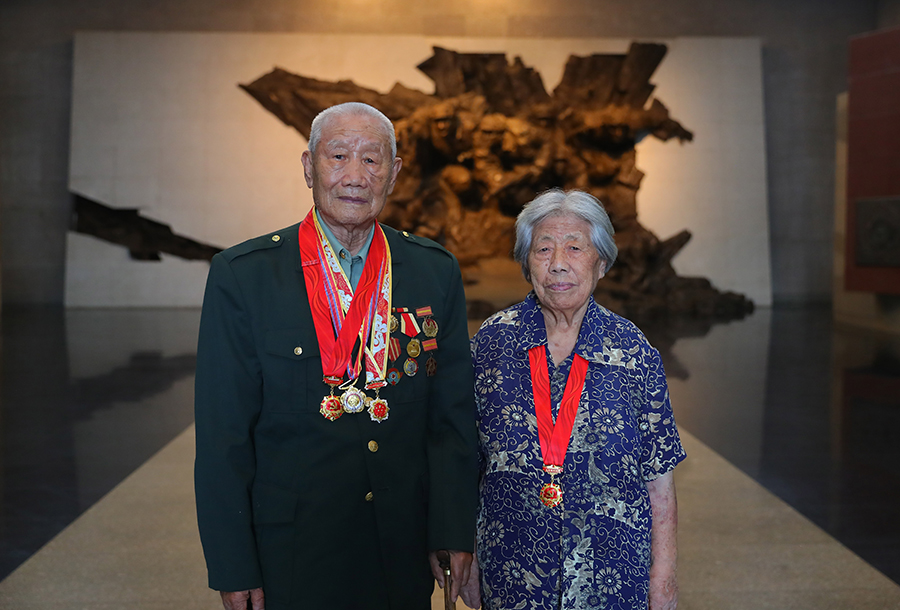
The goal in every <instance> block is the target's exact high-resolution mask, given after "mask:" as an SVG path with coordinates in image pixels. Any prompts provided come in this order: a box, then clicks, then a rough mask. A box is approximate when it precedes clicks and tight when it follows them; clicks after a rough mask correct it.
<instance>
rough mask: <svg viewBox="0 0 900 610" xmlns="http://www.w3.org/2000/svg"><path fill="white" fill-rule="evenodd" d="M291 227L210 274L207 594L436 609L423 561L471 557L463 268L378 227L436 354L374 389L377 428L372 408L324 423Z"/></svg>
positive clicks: (402, 296)
mask: <svg viewBox="0 0 900 610" xmlns="http://www.w3.org/2000/svg"><path fill="white" fill-rule="evenodd" d="M298 226H299V225H294V226H292V227H289V228H287V229H284V230H282V231H278V232H276V233H273V234H271V235H266V236H262V237H258V238H256V239H252V240H250V241H248V242H245V243H243V244H240V245H238V246H235V247H233V248H230V249H228V250H225V251H224V252H222V253H220V254H218V255H216V256H215V257H214V258H213V261H212V265H211V267H210V272H209V279H208V283H207V287H206V296H205V299H204V303H203V315H202V320H201V324H200V341H199V348H198V355H197V378H196V392H195V395H196V397H195V402H196V430H197V459H196V465H195V478H196V494H197V514H198V520H199V525H200V536H201V539H202V542H203V547H204V552H205V555H206V561H207V566H208V569H209V585H210V587H212V588H213V589H216V590H221V591H241V590H246V589H253V588H257V587H263V588H264V592H265V594H266V608H267V610H279V609H288V608H316V609H319V608H353V609H356V608H360V609H362V608H365V609H382V608H384V609H387V608H390V609H392V610H398V609H401V610H403V609H407V608H408V609H411V610H412V609H415V610H420V609H425V608H429V607H430V605H429V599H430V596H431V591H432V590H433V586H434V584H433V583H434V581H433V578H432V576H431V571H430V568H429V565H428V560H427V553H428V552H429V551H431V550H437V549H456V550H463V551H472V547H473V541H474V521H475V509H476V505H477V487H476V486H477V483H476V480H477V465H476V460H477V457H476V455H477V453H476V452H477V444H476V443H477V441H476V429H475V407H474V401H473V397H472V365H471V359H470V356H469V343H468V331H467V326H466V312H465V297H464V294H463V288H462V282H461V278H460V273H459V267H458V264H457V262H456V259H455V258H454V257H453V256H452V255H451V254H450V253H449V252H447V251H446V250H444V249H443V248H441V247H440V246H439V245H437V244H436V243H434V242H431V241H429V240H427V239H422V238H419V237H415V236H412V235H408V234H406V233H403V234H400V233H398V232H397V231H394V230H393V229H391V228H389V227H384V232H385V235H386V236H387V240H388V244H389V246H390V250H391V257H392V273H393V293H392V299H393V300H392V306H393V308H394V309H397V308H404V307H405V308H408V310H409V311H410V312H414V311H415V309H417V308H420V307H426V306H430V307H431V309H432V314H433V319H434V320H435V321H436V322H437V324H438V334H437V336H436V337H435V339H436V340H437V349H433V350H431V351H427V352H426V351H422V352H421V354H420V355H419V356H418V357H417V358H413V360H415V363H416V365H417V371H416V372H415V374H414V376H410V375H408V374H406V373H402V374H401V375H399V381H397V375H396V374H395V376H394V380H395V381H397V382H396V384H394V385H388V386H387V387H385V388H384V389H382V390H381V397H382V398H385V399H387V401H388V405H389V407H390V412H389V416H388V419H387V420H386V421H384V422H382V423H376V422H374V421H372V420H371V419H370V417H369V414H368V413H366V412H365V411H364V412H362V413H356V414H346V413H345V414H344V415H343V416H342V417H340V418H339V419H338V420H336V421H329V420H327V419H325V418H324V417H323V416H322V415H321V414H320V413H319V405H320V402H321V400H322V398H323V397H324V396H325V395H327V394H328V391H329V388H328V386H327V385H326V384H325V383H324V382H323V381H322V362H321V359H320V358H319V347H318V344H317V341H316V332H315V328H314V326H313V322H312V314H311V311H310V306H309V302H308V299H307V293H306V286H305V284H304V278H303V271H302V269H301V265H300V255H299V251H298V243H297V229H298ZM419 321H420V322H421V319H420V320H419ZM391 337H398V338H399V339H400V346H401V348H402V350H401V355H400V357H399V358H397V359H396V360H395V361H394V362H393V363H391V364H390V365H389V366H390V367H392V368H396V369H397V372H402V371H403V365H404V363H405V362H406V360H407V359H410V356H409V354H408V353H407V350H406V348H407V346H408V343H409V341H410V338H409V337H408V336H407V335H405V334H403V333H401V332H400V330H399V329H398V330H397V331H395V332H392V333H391ZM425 339H426V337H425V336H424V335H420V336H419V337H418V340H419V341H423V340H425ZM412 351H415V350H412ZM432 357H433V359H434V360H433V362H432V363H429V366H428V367H426V362H427V360H428V359H429V358H432ZM435 365H436V366H435ZM426 368H427V369H428V370H426ZM411 369H412V367H409V368H408V370H411ZM368 394H369V395H370V396H371V395H372V392H368Z"/></svg>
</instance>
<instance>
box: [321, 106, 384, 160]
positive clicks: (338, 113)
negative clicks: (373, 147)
mask: <svg viewBox="0 0 900 610" xmlns="http://www.w3.org/2000/svg"><path fill="white" fill-rule="evenodd" d="M345 116H366V117H369V118H372V119H374V120H375V121H376V122H377V123H378V124H379V126H380V127H381V129H382V131H384V136H385V138H387V140H388V142H390V145H391V158H394V157H396V156H397V136H396V135H395V133H394V124H393V123H391V120H390V119H389V118H387V117H386V116H385V115H384V113H382V112H381V111H380V110H378V109H377V108H374V107H372V106H369V105H368V104H363V103H362V102H346V103H344V104H337V105H336V106H331V107H330V108H326V109H325V110H323V111H322V112H320V113H319V114H317V115H316V118H314V119H313V122H312V125H311V126H310V128H309V152H311V153H312V154H314V155H315V154H316V146H318V145H319V140H320V139H321V138H322V129H324V127H325V125H327V124H328V123H329V122H330V121H331V120H332V119H336V118H340V117H345Z"/></svg>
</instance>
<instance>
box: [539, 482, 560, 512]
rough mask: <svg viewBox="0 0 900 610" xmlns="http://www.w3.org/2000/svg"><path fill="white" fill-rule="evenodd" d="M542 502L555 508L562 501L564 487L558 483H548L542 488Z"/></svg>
mask: <svg viewBox="0 0 900 610" xmlns="http://www.w3.org/2000/svg"><path fill="white" fill-rule="evenodd" d="M541 502H542V503H543V504H544V506H548V507H550V508H553V507H554V506H556V505H557V504H559V503H560V502H562V489H561V488H560V487H559V485H557V484H556V483H547V484H546V485H544V486H543V487H542V488H541Z"/></svg>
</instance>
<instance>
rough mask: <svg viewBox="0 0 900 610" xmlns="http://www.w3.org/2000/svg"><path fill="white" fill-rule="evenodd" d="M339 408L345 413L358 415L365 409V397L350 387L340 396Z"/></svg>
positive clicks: (359, 391)
mask: <svg viewBox="0 0 900 610" xmlns="http://www.w3.org/2000/svg"><path fill="white" fill-rule="evenodd" d="M341 406H342V407H343V409H344V411H346V412H347V413H359V412H360V411H362V410H363V409H364V408H365V407H366V395H365V394H364V393H363V392H362V391H361V390H359V389H358V388H356V387H354V386H350V387H349V388H347V390H346V391H345V392H344V393H343V394H342V395H341Z"/></svg>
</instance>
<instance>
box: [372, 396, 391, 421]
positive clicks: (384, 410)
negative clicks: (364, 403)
mask: <svg viewBox="0 0 900 610" xmlns="http://www.w3.org/2000/svg"><path fill="white" fill-rule="evenodd" d="M389 411H390V409H389V408H388V404H387V401H386V400H385V399H383V398H376V399H375V400H373V401H372V402H370V403H369V418H371V420H372V421H373V422H375V423H378V424H380V423H381V422H383V421H384V420H386V419H387V418H388V412H389Z"/></svg>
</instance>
